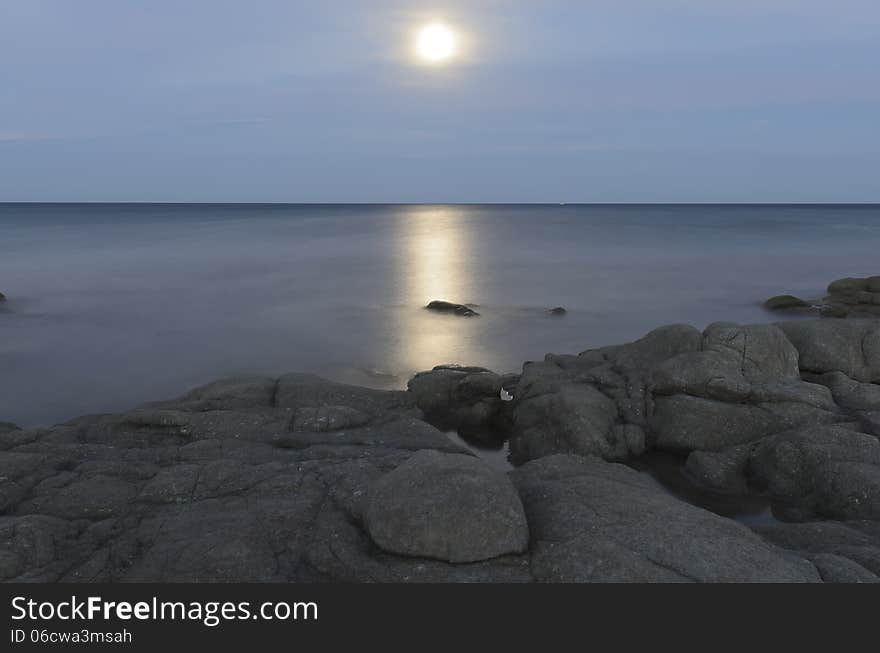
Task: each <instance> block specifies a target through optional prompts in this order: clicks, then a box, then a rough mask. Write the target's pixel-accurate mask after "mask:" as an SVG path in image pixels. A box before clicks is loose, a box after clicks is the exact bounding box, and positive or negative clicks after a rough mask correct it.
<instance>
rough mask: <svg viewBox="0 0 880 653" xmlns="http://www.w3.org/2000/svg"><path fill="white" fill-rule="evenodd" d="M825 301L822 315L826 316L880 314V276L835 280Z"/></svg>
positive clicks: (830, 285)
mask: <svg viewBox="0 0 880 653" xmlns="http://www.w3.org/2000/svg"><path fill="white" fill-rule="evenodd" d="M825 302H826V307H825V308H823V311H822V315H824V316H826V317H846V316H847V315H855V316H859V315H880V277H868V278H863V279H855V278H851V277H848V278H846V279H838V280H837V281H833V282H831V284H829V286H828V296H827V297H826V298H825Z"/></svg>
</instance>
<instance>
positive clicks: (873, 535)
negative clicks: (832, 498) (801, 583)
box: [755, 521, 880, 582]
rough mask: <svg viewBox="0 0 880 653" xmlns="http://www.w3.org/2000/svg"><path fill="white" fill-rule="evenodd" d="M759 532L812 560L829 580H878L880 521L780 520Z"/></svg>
mask: <svg viewBox="0 0 880 653" xmlns="http://www.w3.org/2000/svg"><path fill="white" fill-rule="evenodd" d="M755 531H756V532H757V533H758V534H759V535H761V536H762V537H763V538H764V539H765V540H767V541H768V542H771V543H773V544H775V545H776V546H779V547H783V548H785V549H788V550H790V551H792V552H793V553H796V554H797V555H802V556H805V557H809V558H810V559H812V560H813V561H814V562H815V564H816V566H817V567H818V569H819V572H820V573H821V574H822V576H823V579H824V580H826V581H827V582H840V581H841V580H843V579H844V578H846V580H845V581H844V582H876V579H877V576H878V575H880V523H878V522H866V521H857V522H845V523H844V522H836V521H822V522H813V523H809V524H785V523H777V524H773V525H770V526H759V527H756V528H755ZM831 556H833V557H834V559H832V558H831Z"/></svg>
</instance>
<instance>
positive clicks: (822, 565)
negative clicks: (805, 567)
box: [809, 553, 880, 583]
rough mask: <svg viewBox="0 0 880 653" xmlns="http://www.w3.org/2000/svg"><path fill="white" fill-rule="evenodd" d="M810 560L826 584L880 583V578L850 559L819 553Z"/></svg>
mask: <svg viewBox="0 0 880 653" xmlns="http://www.w3.org/2000/svg"><path fill="white" fill-rule="evenodd" d="M809 559H810V560H811V561H812V563H813V564H814V565H816V569H818V570H819V575H820V576H822V580H823V581H824V582H826V583H880V578H878V577H877V575H876V574H873V573H871V572H870V571H868V570H867V569H865V568H864V567H862V565H860V564H859V563H857V562H853V561H852V560H850V559H849V558H844V557H843V556H839V555H835V554H833V553H819V554H817V555H813V556H810V557H809Z"/></svg>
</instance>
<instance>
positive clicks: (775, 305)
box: [764, 295, 810, 311]
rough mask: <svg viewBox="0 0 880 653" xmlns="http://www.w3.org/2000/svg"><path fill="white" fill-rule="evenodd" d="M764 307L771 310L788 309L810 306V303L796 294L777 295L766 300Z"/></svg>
mask: <svg viewBox="0 0 880 653" xmlns="http://www.w3.org/2000/svg"><path fill="white" fill-rule="evenodd" d="M764 308H767V309H769V310H771V311H779V310H786V309H792V308H810V303H809V302H805V301H804V300H803V299H801V298H800V297H795V296H794V295H776V296H775V297H771V298H770V299H768V300H767V301H765V302H764Z"/></svg>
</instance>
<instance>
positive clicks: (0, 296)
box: [0, 292, 6, 302]
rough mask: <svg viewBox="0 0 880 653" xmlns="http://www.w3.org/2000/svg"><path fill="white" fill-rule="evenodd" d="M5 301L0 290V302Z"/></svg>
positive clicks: (4, 296)
mask: <svg viewBox="0 0 880 653" xmlns="http://www.w3.org/2000/svg"><path fill="white" fill-rule="evenodd" d="M5 301H6V295H4V294H3V293H2V292H0V302H5Z"/></svg>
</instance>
